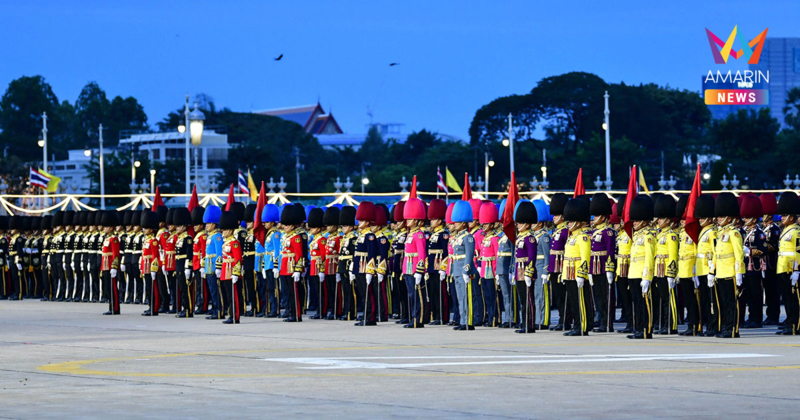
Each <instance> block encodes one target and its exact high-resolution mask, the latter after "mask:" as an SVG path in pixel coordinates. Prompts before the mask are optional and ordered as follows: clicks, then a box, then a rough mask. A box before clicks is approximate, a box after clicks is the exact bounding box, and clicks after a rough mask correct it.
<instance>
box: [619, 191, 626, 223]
mask: <svg viewBox="0 0 800 420" xmlns="http://www.w3.org/2000/svg"><path fill="white" fill-rule="evenodd" d="M627 199H628V194H622V195H621V196H619V199H617V217H619V218H622V215H623V214H625V201H626V200H627Z"/></svg>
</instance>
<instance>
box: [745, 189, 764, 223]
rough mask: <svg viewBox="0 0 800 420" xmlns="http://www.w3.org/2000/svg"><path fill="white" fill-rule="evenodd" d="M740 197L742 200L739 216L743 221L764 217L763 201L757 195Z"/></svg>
mask: <svg viewBox="0 0 800 420" xmlns="http://www.w3.org/2000/svg"><path fill="white" fill-rule="evenodd" d="M739 197H741V198H742V201H741V202H740V203H739V215H740V216H741V217H742V218H743V219H754V218H759V217H761V216H763V215H764V211H763V209H762V207H763V206H762V205H761V199H759V197H756V195H755V194H742V195H740V196H739Z"/></svg>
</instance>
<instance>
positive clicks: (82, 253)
mask: <svg viewBox="0 0 800 420" xmlns="http://www.w3.org/2000/svg"><path fill="white" fill-rule="evenodd" d="M99 214H100V212H96V211H95V212H81V213H80V214H79V215H78V216H77V217H78V220H79V221H80V224H81V227H80V228H76V230H78V229H80V232H77V234H76V237H75V245H76V246H78V245H80V249H77V248H76V250H77V251H79V252H78V256H77V258H76V256H75V253H74V252H73V254H72V258H73V259H74V260H76V262H77V264H76V265H75V268H76V269H80V270H82V274H83V280H84V281H85V283H86V297H87V298H88V299H89V301H91V302H97V301H98V300H99V299H100V286H99V284H98V282H99V280H100V279H98V277H97V275H95V274H94V270H95V267H94V265H95V263H96V249H97V248H96V245H97V244H96V241H97V238H98V236H99V232H97V231H96V230H95V218H96V217H97V215H99ZM81 219H83V220H81ZM98 223H99V222H98ZM79 242H80V243H79Z"/></svg>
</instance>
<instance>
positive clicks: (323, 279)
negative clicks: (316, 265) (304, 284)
mask: <svg viewBox="0 0 800 420" xmlns="http://www.w3.org/2000/svg"><path fill="white" fill-rule="evenodd" d="M324 281H325V273H319V282H320V283H322V282H324Z"/></svg>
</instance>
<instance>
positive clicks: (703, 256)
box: [697, 254, 706, 258]
mask: <svg viewBox="0 0 800 420" xmlns="http://www.w3.org/2000/svg"><path fill="white" fill-rule="evenodd" d="M697 258H706V254H697Z"/></svg>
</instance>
